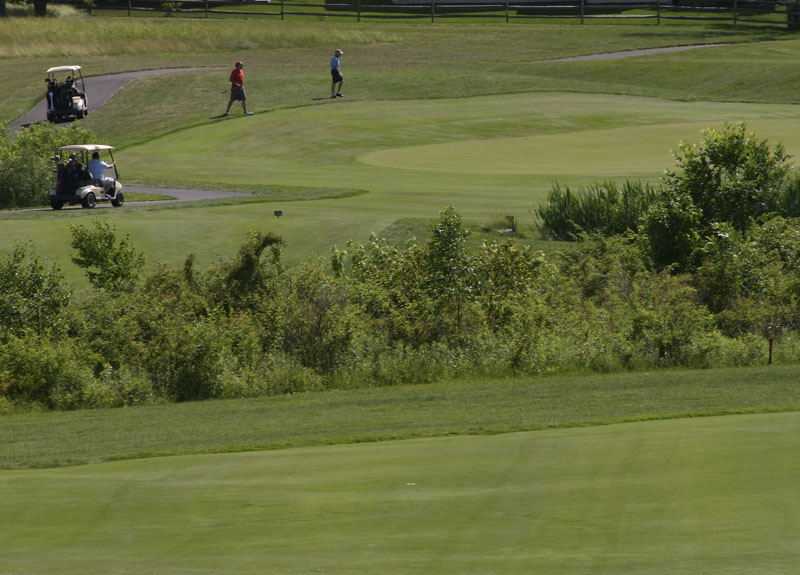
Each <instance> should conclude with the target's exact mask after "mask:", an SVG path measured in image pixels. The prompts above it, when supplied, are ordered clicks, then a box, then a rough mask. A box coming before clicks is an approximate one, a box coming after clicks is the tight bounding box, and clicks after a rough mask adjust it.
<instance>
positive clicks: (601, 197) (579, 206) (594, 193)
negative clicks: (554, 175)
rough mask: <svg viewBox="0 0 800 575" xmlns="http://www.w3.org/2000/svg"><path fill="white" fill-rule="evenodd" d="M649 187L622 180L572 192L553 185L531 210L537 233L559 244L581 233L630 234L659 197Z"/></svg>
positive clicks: (655, 191) (655, 190) (648, 185)
mask: <svg viewBox="0 0 800 575" xmlns="http://www.w3.org/2000/svg"><path fill="white" fill-rule="evenodd" d="M661 193H662V192H661V190H660V189H657V188H653V187H651V186H650V184H642V183H641V182H631V181H626V182H625V183H624V184H623V185H622V189H621V190H620V189H619V188H618V187H617V184H616V183H615V182H604V183H598V184H593V185H591V186H589V187H587V188H581V189H580V190H579V191H578V192H577V193H573V192H571V191H570V189H569V188H564V189H563V190H562V189H561V186H559V185H558V184H556V185H555V186H553V188H552V189H551V191H550V193H549V195H548V196H547V203H545V204H544V205H542V206H539V207H538V208H536V209H535V210H534V212H535V214H536V215H537V216H538V218H539V220H540V223H539V224H538V227H539V231H540V232H541V233H542V234H544V235H545V236H547V237H550V238H552V239H554V240H561V241H575V240H576V239H578V237H579V236H580V235H581V234H582V233H589V234H594V233H597V234H602V235H606V236H610V235H616V234H623V233H625V232H628V231H634V230H636V228H637V227H638V225H639V222H640V220H641V218H642V216H643V215H644V213H645V212H646V211H647V209H648V207H649V206H650V205H651V204H653V203H654V202H656V201H657V200H658V198H659V197H660V196H661Z"/></svg>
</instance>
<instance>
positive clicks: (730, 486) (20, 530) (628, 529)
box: [0, 413, 800, 575]
mask: <svg viewBox="0 0 800 575" xmlns="http://www.w3.org/2000/svg"><path fill="white" fill-rule="evenodd" d="M799 431H800V415H798V414H797V413H784V414H767V415H741V416H728V417H709V418H700V419H682V420H667V421H654V422H643V423H629V424H617V425H609V426H601V427H591V428H575V429H565V430H547V431H538V432H526V433H514V434H504V435H495V436H481V437H450V438H433V439H424V440H406V441H398V442H386V443H377V444H359V445H344V446H329V447H318V448H305V449H294V450H281V451H273V452H254V453H239V454H222V455H198V456H188V457H169V458H156V459H149V460H138V461H125V462H116V463H106V464H101V465H88V466H82V467H73V468H62V469H52V470H24V471H4V472H3V473H2V474H0V501H2V515H3V524H4V526H5V528H4V529H2V530H0V549H2V552H0V554H1V556H2V567H0V571H2V572H3V573H8V574H26V575H27V574H40V573H82V574H104V575H106V574H121V573H159V574H180V573H186V574H188V573H196V574H199V573H209V574H211V573H214V574H219V573H236V574H247V573H254V574H255V573H275V574H292V573H326V574H361V573H370V574H398V575H399V574H403V575H408V574H412V573H413V574H417V573H418V574H421V575H423V574H424V575H436V574H453V575H457V574H464V573H504V574H517V573H518V574H525V575H528V574H530V573H537V574H551V573H552V574H556V573H558V574H564V573H569V574H587V575H588V574H592V575H595V574H598V573H613V574H616V575H621V574H631V575H648V574H665V575H666V574H670V575H672V574H675V573H687V574H688V573H692V574H695V573H752V574H756V573H771V574H782V573H785V574H792V573H795V572H796V567H797V562H796V559H797V556H798V553H800V542H798V541H799V540H798V538H797V537H796V535H797V533H798V530H800V491H798V490H797V481H798V478H800V460H798V458H797V457H794V454H796V453H797V449H798V441H800V440H798V437H799V435H798V432H799Z"/></svg>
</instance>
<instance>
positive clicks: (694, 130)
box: [358, 118, 800, 176]
mask: <svg viewBox="0 0 800 575" xmlns="http://www.w3.org/2000/svg"><path fill="white" fill-rule="evenodd" d="M708 127H716V126H710V125H709V123H708V122H691V123H678V124H657V125H649V126H633V127H626V128H611V129H602V130H578V131H572V132H567V133H561V134H539V135H531V136H524V137H515V138H494V139H485V140H484V139H482V140H467V141H458V142H448V143H446V144H432V145H424V146H409V147H404V148H395V149H390V150H378V151H374V152H368V153H366V154H361V155H360V156H358V160H359V161H361V162H363V163H365V164H371V165H375V166H383V167H386V168H394V169H406V170H425V171H432V172H455V173H469V174H520V175H521V174H531V175H533V174H536V175H545V174H568V173H573V174H575V173H581V174H595V175H598V176H603V175H614V174H620V173H625V172H626V171H628V172H629V173H631V174H633V173H640V172H649V171H652V170H653V168H656V169H663V167H665V166H670V165H671V164H672V163H673V159H672V154H671V150H673V149H675V150H677V148H678V142H679V141H681V140H683V141H687V142H693V141H696V140H697V139H698V137H699V134H700V131H701V130H703V129H705V128H708ZM748 128H749V129H750V130H751V131H753V132H755V133H756V137H758V138H761V139H764V138H766V139H768V140H770V141H771V142H782V143H783V145H784V146H786V147H787V149H788V150H789V152H790V153H793V155H798V154H799V153H800V118H798V119H781V120H756V121H753V122H751V123H749V124H748Z"/></svg>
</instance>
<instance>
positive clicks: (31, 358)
mask: <svg viewBox="0 0 800 575" xmlns="http://www.w3.org/2000/svg"><path fill="white" fill-rule="evenodd" d="M85 354H86V350H85V349H84V348H82V347H81V346H80V345H79V344H77V343H75V342H71V341H66V342H64V341H60V342H53V341H51V340H49V339H46V338H42V337H39V336H37V335H35V334H32V333H25V334H21V335H20V336H11V337H10V338H9V339H8V340H7V342H6V344H5V345H4V346H2V347H0V396H2V397H5V398H7V399H8V400H10V401H12V402H22V403H26V404H34V405H36V404H38V405H41V406H44V407H46V408H48V409H77V408H80V407H85V406H86V387H87V385H88V384H89V383H90V382H91V381H92V372H91V370H90V369H88V368H87V367H86V366H85V365H83V364H81V359H82V358H84V357H85Z"/></svg>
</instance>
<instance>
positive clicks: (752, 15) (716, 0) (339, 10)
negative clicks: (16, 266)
mask: <svg viewBox="0 0 800 575" xmlns="http://www.w3.org/2000/svg"><path fill="white" fill-rule="evenodd" d="M374 1H375V0H373V2H374ZM378 1H380V0H378ZM51 2H52V3H63V4H72V5H73V6H75V7H76V8H79V9H85V10H89V11H90V12H105V11H127V14H128V15H129V16H133V15H134V13H136V12H151V13H158V12H160V13H163V14H164V15H165V16H188V17H203V18H212V17H224V16H236V15H238V16H247V17H261V16H263V17H276V18H280V19H281V20H284V19H286V18H287V17H294V16H300V17H309V16H312V17H318V18H350V19H354V20H356V21H358V22H360V21H361V20H362V19H430V21H431V22H435V21H436V20H438V19H446V18H451V19H452V18H483V19H504V20H505V21H506V22H510V21H511V20H514V19H530V18H542V19H544V18H550V19H555V18H557V19H568V20H578V19H579V20H580V22H581V23H584V22H586V20H591V19H605V20H611V19H647V20H655V22H656V24H660V23H661V21H662V20H707V21H716V22H730V23H731V24H732V25H733V26H736V25H737V24H740V23H749V24H761V25H772V26H783V27H786V26H788V27H789V28H790V29H800V3H799V2H798V1H797V0H788V1H769V0H652V1H648V0H631V1H626V0H552V1H548V0H544V1H528V2H525V1H520V0H516V1H513V0H486V1H484V0H478V1H476V2H471V1H469V0H461V1H458V0H428V1H425V0H396V2H395V3H389V2H386V1H384V2H382V3H369V2H368V1H367V2H362V1H361V0H351V1H347V2H325V1H324V0H323V1H317V2H312V1H301V2H295V1H293V0H272V1H270V0H235V1H231V0H180V1H171V0H166V1H165V0H95V1H87V0H81V1H78V0H51ZM91 4H94V6H91V7H89V6H90V5H91Z"/></svg>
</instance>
